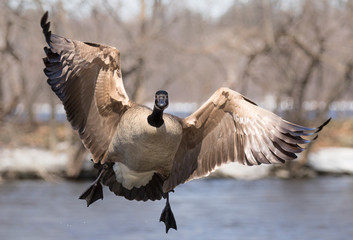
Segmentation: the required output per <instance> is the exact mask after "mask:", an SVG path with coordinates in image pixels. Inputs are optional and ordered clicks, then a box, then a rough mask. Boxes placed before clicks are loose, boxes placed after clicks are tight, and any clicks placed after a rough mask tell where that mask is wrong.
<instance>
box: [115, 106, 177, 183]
mask: <svg viewBox="0 0 353 240" xmlns="http://www.w3.org/2000/svg"><path fill="white" fill-rule="evenodd" d="M150 114H151V110H150V109H147V108H142V107H138V110H133V109H130V110H128V111H127V112H125V114H124V115H123V117H122V119H121V121H120V123H119V124H118V126H117V131H116V133H115V136H114V140H113V142H112V144H111V146H110V148H109V152H110V153H109V156H108V161H114V162H118V164H115V165H114V166H115V167H114V169H115V173H116V176H117V180H118V182H121V183H122V184H123V186H124V187H126V188H128V189H131V188H132V187H140V186H142V185H145V184H147V183H148V182H149V181H150V180H151V179H152V176H153V174H154V173H155V172H158V173H160V174H162V175H165V176H167V175H169V173H170V171H171V168H172V165H173V160H174V156H175V153H176V151H177V150H178V147H179V144H180V141H181V136H182V127H181V125H180V123H179V122H177V121H176V120H175V119H173V118H172V117H171V116H170V115H164V117H163V120H164V124H163V125H162V126H161V127H159V128H155V127H152V126H151V125H149V124H148V122H147V117H148V115H150Z"/></svg>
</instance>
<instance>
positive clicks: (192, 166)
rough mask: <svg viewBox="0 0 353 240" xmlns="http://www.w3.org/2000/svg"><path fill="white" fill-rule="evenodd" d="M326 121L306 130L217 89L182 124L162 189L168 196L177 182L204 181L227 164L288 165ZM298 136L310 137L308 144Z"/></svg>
mask: <svg viewBox="0 0 353 240" xmlns="http://www.w3.org/2000/svg"><path fill="white" fill-rule="evenodd" d="M328 122H329V120H328V121H326V122H325V123H324V124H322V125H321V126H320V127H318V128H307V127H303V126H299V125H296V124H293V123H290V122H288V121H285V120H283V119H282V118H280V117H279V116H277V115H275V114H273V113H271V112H269V111H267V110H265V109H263V108H260V107H258V106H257V105H256V104H255V103H253V102H251V101H250V100H248V99H246V98H245V97H243V96H242V95H241V94H239V93H237V92H235V91H232V90H230V89H227V88H220V89H218V90H217V91H216V92H215V93H214V94H213V95H212V96H211V98H210V99H208V101H207V102H206V103H205V104H204V105H203V106H201V107H200V108H199V109H198V110H197V111H196V112H194V113H193V114H191V115H190V116H188V117H187V118H185V119H184V120H183V124H184V127H183V138H182V141H181V145H180V147H179V149H178V151H177V153H176V156H175V159H174V164H173V168H172V172H171V174H170V176H169V178H168V179H167V180H166V181H165V183H164V185H163V191H165V192H168V191H170V190H171V189H173V188H174V187H175V186H177V185H178V184H180V183H184V182H186V181H190V180H192V179H196V178H200V177H204V176H207V175H208V174H209V173H211V172H212V171H213V170H214V169H215V168H216V167H217V166H220V165H222V164H224V163H227V162H235V161H236V162H239V163H241V164H245V165H250V166H251V165H260V164H262V163H265V164H271V163H283V162H285V161H287V160H293V159H295V158H296V157H297V155H296V154H297V153H299V152H302V151H303V150H304V149H303V148H302V147H300V146H299V145H298V144H307V143H309V142H310V141H312V140H313V139H314V138H315V137H313V136H312V135H314V136H316V134H317V133H318V132H319V131H320V130H321V129H322V128H323V126H324V125H326V124H327V123H328ZM303 136H312V137H311V140H308V139H304V138H303Z"/></svg>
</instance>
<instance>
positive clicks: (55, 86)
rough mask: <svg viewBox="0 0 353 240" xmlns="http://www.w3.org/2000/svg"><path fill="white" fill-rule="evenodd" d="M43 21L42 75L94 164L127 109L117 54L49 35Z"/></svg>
mask: <svg viewBox="0 0 353 240" xmlns="http://www.w3.org/2000/svg"><path fill="white" fill-rule="evenodd" d="M47 19H48V13H45V14H44V16H43V17H42V20H41V26H42V28H43V33H44V36H45V38H46V41H47V43H48V45H49V48H48V47H45V48H44V51H45V53H46V58H44V59H43V61H44V64H45V69H44V73H45V74H46V76H47V77H48V84H49V85H50V86H51V88H52V90H53V91H54V92H55V94H56V95H57V96H58V97H59V99H60V100H61V101H62V103H63V105H64V108H65V111H66V115H67V119H68V121H69V122H70V123H71V125H72V127H73V128H74V129H75V130H77V131H78V132H79V135H80V137H81V139H82V142H83V143H84V145H85V146H86V148H87V149H89V150H90V152H91V153H92V155H93V160H94V162H98V161H100V160H102V157H103V156H104V154H105V152H106V150H107V148H108V146H109V143H110V141H111V138H112V136H113V134H114V130H115V128H116V125H117V123H118V122H119V119H120V115H121V114H122V113H123V112H124V111H126V109H127V108H128V107H130V105H131V103H130V101H129V98H128V96H127V94H126V92H125V89H124V86H123V83H122V77H121V66H120V53H119V51H118V50H117V49H115V48H112V47H109V46H104V45H99V44H93V43H83V42H80V41H75V40H70V39H67V38H63V37H60V36H57V35H55V34H52V33H51V32H50V31H49V27H50V23H49V22H47Z"/></svg>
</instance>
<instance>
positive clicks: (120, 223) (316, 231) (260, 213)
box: [0, 177, 353, 240]
mask: <svg viewBox="0 0 353 240" xmlns="http://www.w3.org/2000/svg"><path fill="white" fill-rule="evenodd" d="M88 185H89V182H67V181H62V182H59V183H47V182H43V181H15V182H8V183H4V184H2V185H0V239H4V240H5V239H11V240H17V239H26V240H31V239H33V240H34V239H35V240H38V239H54V240H67V239H82V240H83V239H85V240H89V239H261V240H263V239H271V240H274V239H280V240H283V239H296V240H297V239H301V240H305V239H321V240H324V239H337V240H338V239H352V236H353V178H352V177H339V178H334V177H325V178H317V179H312V180H273V179H265V180H257V181H236V180H219V179H218V180H215V179H213V180H199V181H193V182H190V183H188V184H185V185H181V186H179V187H177V188H176V191H175V193H172V194H171V206H172V209H173V212H174V215H175V218H176V221H177V224H178V231H174V230H173V229H171V230H170V231H169V233H168V235H166V234H165V229H164V225H163V223H160V222H159V221H158V220H159V216H160V213H161V212H162V209H163V207H164V204H165V201H164V200H162V201H157V202H145V203H143V202H142V203H141V202H136V201H128V200H125V199H123V198H121V197H116V196H115V195H113V194H112V193H110V192H109V190H108V189H106V188H105V191H104V200H103V201H101V200H99V201H98V202H96V203H94V204H92V205H91V206H90V207H89V208H87V207H86V204H85V201H82V200H78V199H77V198H78V196H79V195H80V193H81V192H83V190H85V189H86V188H87V186H88Z"/></svg>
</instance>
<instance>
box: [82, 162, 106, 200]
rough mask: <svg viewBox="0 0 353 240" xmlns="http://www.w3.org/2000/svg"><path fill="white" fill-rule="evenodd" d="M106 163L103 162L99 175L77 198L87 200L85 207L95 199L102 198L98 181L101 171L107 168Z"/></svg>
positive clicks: (100, 185) (101, 174)
mask: <svg viewBox="0 0 353 240" xmlns="http://www.w3.org/2000/svg"><path fill="white" fill-rule="evenodd" d="M108 166H109V165H108V164H107V163H105V164H104V165H103V167H102V168H101V169H100V172H99V175H98V177H97V179H96V180H95V181H94V182H93V183H92V185H91V186H90V187H89V188H88V189H87V190H86V191H84V192H83V193H82V194H81V196H80V197H79V199H84V200H86V202H87V207H88V206H89V205H91V204H92V203H94V202H95V201H97V200H98V199H103V188H102V184H101V183H100V179H101V177H102V176H103V173H104V172H105V171H106V169H107V168H108Z"/></svg>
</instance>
